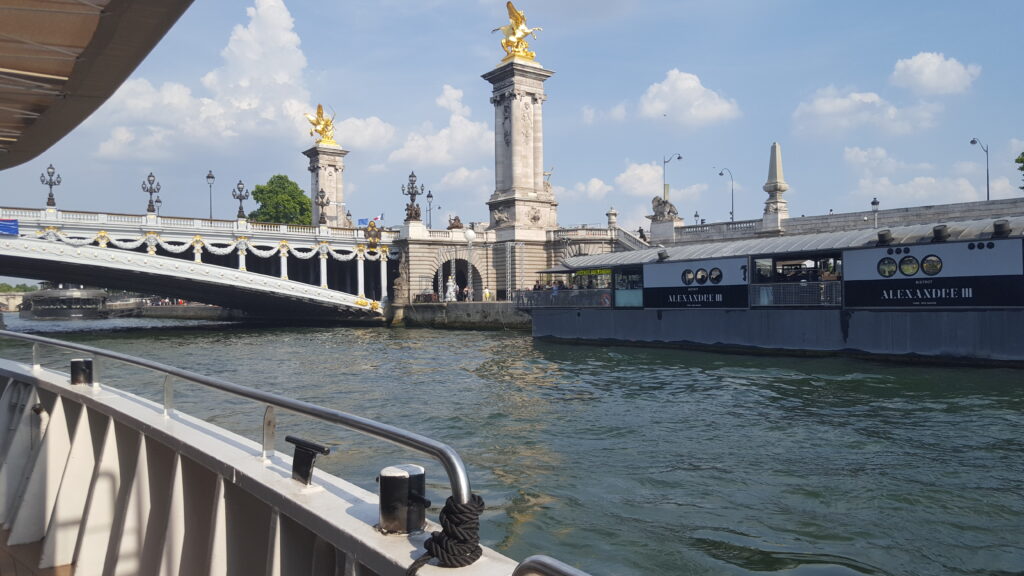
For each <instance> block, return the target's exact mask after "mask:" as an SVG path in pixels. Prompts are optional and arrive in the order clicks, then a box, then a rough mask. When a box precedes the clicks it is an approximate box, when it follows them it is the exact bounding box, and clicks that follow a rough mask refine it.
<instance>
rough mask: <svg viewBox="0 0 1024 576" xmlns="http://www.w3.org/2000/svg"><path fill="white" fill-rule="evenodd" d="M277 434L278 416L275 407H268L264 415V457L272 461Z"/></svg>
mask: <svg viewBox="0 0 1024 576" xmlns="http://www.w3.org/2000/svg"><path fill="white" fill-rule="evenodd" d="M276 434H277V416H275V415H274V407H273V406H271V405H268V406H267V409H266V411H265V412H264V413H263V457H264V458H267V459H270V457H271V456H273V455H274V436H275V435H276Z"/></svg>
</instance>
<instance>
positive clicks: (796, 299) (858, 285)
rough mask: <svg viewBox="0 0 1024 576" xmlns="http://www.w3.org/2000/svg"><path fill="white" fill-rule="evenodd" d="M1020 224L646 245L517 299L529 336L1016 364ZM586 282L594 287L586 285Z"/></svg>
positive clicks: (1014, 219) (1023, 249) (1023, 283)
mask: <svg viewBox="0 0 1024 576" xmlns="http://www.w3.org/2000/svg"><path fill="white" fill-rule="evenodd" d="M1022 232H1024V216H1010V217H1007V218H997V219H982V220H966V221H958V222H947V223H944V224H937V225H912V226H903V227H893V228H891V229H885V230H876V229H866V230H851V231H841V232H828V233H820V234H805V235H798V236H777V237H767V238H753V239H743V240H732V241H724V242H708V243H701V244H686V245H679V246H672V247H667V248H665V247H653V248H649V249H644V250H637V251H632V252H618V253H610V254H601V255H592V256H580V257H575V258H569V259H567V260H565V261H564V263H563V264H562V265H561V266H559V267H558V268H556V269H551V270H546V271H545V272H547V273H559V274H562V275H564V276H565V277H567V278H568V279H569V281H568V285H569V286H572V285H573V283H574V282H575V283H576V285H582V284H581V283H580V282H579V281H578V280H579V279H580V278H585V279H586V280H587V281H588V284H587V285H590V284H596V285H597V286H602V287H604V288H601V289H596V290H571V289H569V290H559V291H557V292H549V291H541V292H521V293H519V294H518V295H517V304H518V306H519V307H520V308H521V309H524V310H527V311H529V313H530V314H531V315H532V318H533V335H534V337H536V338H541V339H552V340H563V341H581V342H611V343H622V344H639V345H649V346H678V347H687V348H699V349H712V350H719V351H729V350H731V351H741V352H773V353H786V354H814V355H831V354H846V355H853V356H871V357H894V358H899V359H904V360H909V359H925V360H929V361H944V362H953V363H971V364H974V363H1010V364H1024V343H1022V341H1021V339H1020V336H1019V330H1020V328H1019V327H1020V326H1021V325H1022V324H1024V238H1022ZM594 279H597V282H594Z"/></svg>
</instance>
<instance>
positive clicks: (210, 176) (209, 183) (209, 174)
mask: <svg viewBox="0 0 1024 576" xmlns="http://www.w3.org/2000/svg"><path fill="white" fill-rule="evenodd" d="M216 179H217V177H216V176H214V175H213V170H210V171H209V172H207V173H206V184H207V186H209V187H210V220H213V181H214V180H216Z"/></svg>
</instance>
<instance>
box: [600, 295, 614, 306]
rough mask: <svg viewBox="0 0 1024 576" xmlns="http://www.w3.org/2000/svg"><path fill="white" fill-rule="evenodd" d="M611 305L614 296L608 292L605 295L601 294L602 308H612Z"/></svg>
mask: <svg viewBox="0 0 1024 576" xmlns="http://www.w3.org/2000/svg"><path fill="white" fill-rule="evenodd" d="M611 305H612V295H611V294H608V293H607V292H605V293H604V294H601V306H611Z"/></svg>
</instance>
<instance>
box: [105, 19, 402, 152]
mask: <svg viewBox="0 0 1024 576" xmlns="http://www.w3.org/2000/svg"><path fill="white" fill-rule="evenodd" d="M246 15H247V17H248V22H247V23H246V24H245V25H242V24H239V25H236V26H235V27H234V28H233V29H232V31H231V36H230V38H229V40H228V42H227V45H226V46H225V47H224V49H223V50H222V51H221V59H222V65H221V66H220V67H218V68H216V69H214V70H211V71H210V72H208V73H206V74H205V75H204V76H203V77H202V78H201V79H200V81H199V83H200V84H201V86H202V88H203V89H204V90H205V91H206V95H205V96H196V95H194V94H193V93H192V90H191V89H190V88H189V87H188V86H185V85H184V84H180V83H176V82H167V83H164V84H162V85H161V86H160V87H159V88H157V87H155V86H154V85H153V84H152V83H150V82H149V80H146V79H145V78H133V79H131V80H128V81H127V82H125V83H124V84H123V85H122V86H121V88H120V89H119V90H118V91H117V92H116V93H115V94H114V95H113V96H112V97H111V99H110V101H109V102H108V104H107V105H105V106H103V107H102V108H101V109H100V110H99V112H98V113H97V114H96V115H95V116H94V117H93V118H92V119H90V124H92V125H94V126H100V127H104V129H107V130H109V136H108V137H107V139H106V140H105V141H104V142H102V143H101V144H100V146H99V148H98V149H97V152H96V154H97V156H99V157H102V158H131V159H154V158H163V157H173V156H174V155H176V154H177V153H179V152H180V150H181V148H183V147H194V146H211V147H216V146H221V147H237V146H238V145H239V142H240V141H241V140H242V139H243V138H244V137H246V136H252V135H259V136H260V138H261V139H262V140H267V139H278V140H285V141H291V142H295V143H296V144H298V143H301V142H308V141H309V135H308V133H309V124H308V122H307V121H306V119H305V118H304V117H303V113H304V112H308V111H310V110H312V109H313V107H314V106H313V105H311V104H310V103H309V99H310V97H309V91H308V90H307V88H306V86H305V83H304V80H303V71H304V69H305V68H306V57H305V55H304V54H303V52H302V49H301V47H300V44H301V41H300V39H299V36H298V34H296V33H295V30H294V21H293V19H292V16H291V14H290V13H289V11H288V8H287V7H285V5H284V3H283V2H282V0H255V2H254V4H253V6H251V7H249V8H247V9H246ZM336 126H337V127H338V130H337V134H336V135H337V137H338V138H339V142H345V141H347V142H351V143H352V144H353V145H364V146H367V147H370V146H374V145H377V146H380V145H383V144H384V143H386V142H387V140H388V139H390V138H391V137H392V136H393V134H394V128H392V127H391V126H389V125H388V124H387V123H385V122H383V121H382V120H380V119H379V118H376V117H372V118H366V119H358V118H349V119H346V120H343V121H337V122H336Z"/></svg>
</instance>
